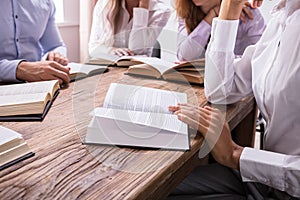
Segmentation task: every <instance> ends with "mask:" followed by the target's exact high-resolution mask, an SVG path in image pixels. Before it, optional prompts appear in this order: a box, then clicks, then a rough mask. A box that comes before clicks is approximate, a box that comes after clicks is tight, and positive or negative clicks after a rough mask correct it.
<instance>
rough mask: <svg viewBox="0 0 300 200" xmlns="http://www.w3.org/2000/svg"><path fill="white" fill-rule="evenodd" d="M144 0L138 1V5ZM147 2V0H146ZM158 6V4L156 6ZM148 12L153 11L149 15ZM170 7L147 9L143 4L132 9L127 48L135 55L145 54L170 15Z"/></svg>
mask: <svg viewBox="0 0 300 200" xmlns="http://www.w3.org/2000/svg"><path fill="white" fill-rule="evenodd" d="M143 1H144V0H141V1H140V6H141V5H144V4H142V2H143ZM147 1H148V2H149V0H147ZM157 7H158V6H157ZM149 12H154V13H153V15H151V17H149ZM170 14H171V10H170V9H166V8H163V9H157V10H155V11H149V10H148V9H146V8H145V6H141V7H138V8H134V9H133V26H132V30H131V32H130V36H129V42H128V48H129V49H130V50H132V51H133V52H134V54H136V55H141V54H147V52H148V50H149V49H150V48H152V47H153V46H154V44H155V43H156V41H157V38H158V36H159V34H160V32H161V31H162V29H163V27H164V26H165V25H166V24H167V22H168V19H169V17H170Z"/></svg>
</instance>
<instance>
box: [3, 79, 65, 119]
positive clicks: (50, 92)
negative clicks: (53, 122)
mask: <svg viewBox="0 0 300 200" xmlns="http://www.w3.org/2000/svg"><path fill="white" fill-rule="evenodd" d="M59 88H60V86H59V82H58V81H57V80H53V81H40V82H32V83H19V84H12V85H2V86H0V121H31V120H38V121H41V120H43V119H44V117H45V115H46V114H47V112H48V110H49V109H50V106H51V104H52V102H53V100H54V99H55V97H56V96H57V94H58V92H59Z"/></svg>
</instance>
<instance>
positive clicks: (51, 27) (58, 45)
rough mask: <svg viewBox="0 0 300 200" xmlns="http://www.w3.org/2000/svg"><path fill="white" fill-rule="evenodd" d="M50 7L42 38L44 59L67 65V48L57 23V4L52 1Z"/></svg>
mask: <svg viewBox="0 0 300 200" xmlns="http://www.w3.org/2000/svg"><path fill="white" fill-rule="evenodd" d="M49 8H50V9H51V11H50V16H49V19H48V22H47V26H46V28H45V31H44V34H43V36H42V38H41V39H40V42H41V44H42V46H43V50H44V55H43V58H42V60H49V61H56V62H58V63H60V64H62V65H67V64H68V59H67V58H66V55H67V49H66V47H65V45H64V43H63V41H62V38H61V35H60V32H59V30H58V27H57V25H56V23H55V5H54V3H53V2H52V1H51V5H50V6H49Z"/></svg>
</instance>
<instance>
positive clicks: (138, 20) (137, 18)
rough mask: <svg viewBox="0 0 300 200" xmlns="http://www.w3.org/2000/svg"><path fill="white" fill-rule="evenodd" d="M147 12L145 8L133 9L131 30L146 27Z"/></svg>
mask: <svg viewBox="0 0 300 200" xmlns="http://www.w3.org/2000/svg"><path fill="white" fill-rule="evenodd" d="M148 19H149V11H148V10H147V9H145V8H133V25H132V27H133V28H145V27H148Z"/></svg>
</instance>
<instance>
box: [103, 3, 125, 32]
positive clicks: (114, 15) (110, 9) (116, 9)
mask: <svg viewBox="0 0 300 200" xmlns="http://www.w3.org/2000/svg"><path fill="white" fill-rule="evenodd" d="M122 1H123V0H108V3H107V5H106V6H105V8H104V11H105V12H106V15H105V17H106V19H107V21H108V22H109V25H110V27H111V30H112V33H113V34H116V31H117V30H116V27H117V25H118V24H119V19H120V17H119V15H120V10H121V7H122Z"/></svg>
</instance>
